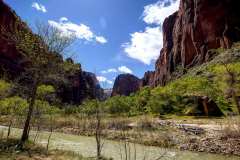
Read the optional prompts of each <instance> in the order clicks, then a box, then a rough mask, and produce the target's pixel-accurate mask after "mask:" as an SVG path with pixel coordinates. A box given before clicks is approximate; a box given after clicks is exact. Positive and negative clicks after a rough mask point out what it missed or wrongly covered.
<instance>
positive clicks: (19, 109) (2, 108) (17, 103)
mask: <svg viewBox="0 0 240 160" xmlns="http://www.w3.org/2000/svg"><path fill="white" fill-rule="evenodd" d="M27 108H28V102H27V101H26V100H25V99H23V98H21V97H18V96H14V97H9V98H5V99H2V100H0V113H1V115H9V114H16V115H23V114H24V113H25V112H26V110H27Z"/></svg>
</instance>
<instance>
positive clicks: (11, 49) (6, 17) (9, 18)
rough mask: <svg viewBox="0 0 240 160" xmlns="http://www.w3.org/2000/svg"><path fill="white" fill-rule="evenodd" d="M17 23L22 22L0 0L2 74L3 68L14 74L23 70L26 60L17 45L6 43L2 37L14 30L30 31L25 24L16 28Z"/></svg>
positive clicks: (0, 58)
mask: <svg viewBox="0 0 240 160" xmlns="http://www.w3.org/2000/svg"><path fill="white" fill-rule="evenodd" d="M16 21H20V18H19V17H18V16H17V15H16V14H15V12H14V11H13V10H11V8H10V7H8V6H7V5H6V4H4V2H3V1H2V0H0V72H2V70H3V68H4V69H5V70H7V71H9V72H11V73H14V74H16V73H19V72H20V71H22V70H23V66H24V58H23V56H22V55H21V54H20V52H18V50H17V48H16V44H14V43H12V42H9V41H6V40H5V39H4V36H3V35H2V33H3V32H4V31H6V32H9V33H11V32H12V31H13V28H19V29H22V30H28V28H27V26H26V24H25V23H23V22H22V23H20V24H21V25H20V26H16Z"/></svg>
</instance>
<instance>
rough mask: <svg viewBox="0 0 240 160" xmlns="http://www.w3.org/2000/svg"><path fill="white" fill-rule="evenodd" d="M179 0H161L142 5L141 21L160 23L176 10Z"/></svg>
mask: <svg viewBox="0 0 240 160" xmlns="http://www.w3.org/2000/svg"><path fill="white" fill-rule="evenodd" d="M178 8H179V0H163V1H158V2H157V3H155V4H150V5H147V6H145V7H144V12H143V21H144V22H146V23H147V24H159V25H161V24H162V23H163V21H164V20H165V18H166V17H168V16H169V15H171V14H172V13H174V12H175V11H177V10H178Z"/></svg>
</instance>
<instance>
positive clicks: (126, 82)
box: [112, 74, 141, 96]
mask: <svg viewBox="0 0 240 160" xmlns="http://www.w3.org/2000/svg"><path fill="white" fill-rule="evenodd" d="M140 84H141V80H140V79H139V78H137V77H136V76H134V75H131V74H121V75H119V76H118V77H117V78H116V80H115V82H114V86H113V90H112V96H116V95H125V96H129V95H130V94H131V93H134V92H136V91H138V90H139V88H140Z"/></svg>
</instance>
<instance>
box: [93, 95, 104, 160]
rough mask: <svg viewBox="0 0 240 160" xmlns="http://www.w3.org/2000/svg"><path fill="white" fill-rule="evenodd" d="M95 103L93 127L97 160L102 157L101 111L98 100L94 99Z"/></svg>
mask: <svg viewBox="0 0 240 160" xmlns="http://www.w3.org/2000/svg"><path fill="white" fill-rule="evenodd" d="M95 105H96V128H95V138H96V143H97V160H100V159H101V158H102V155H101V152H102V148H103V144H104V143H103V142H102V130H103V128H102V112H101V109H100V105H99V102H98V100H95Z"/></svg>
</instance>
